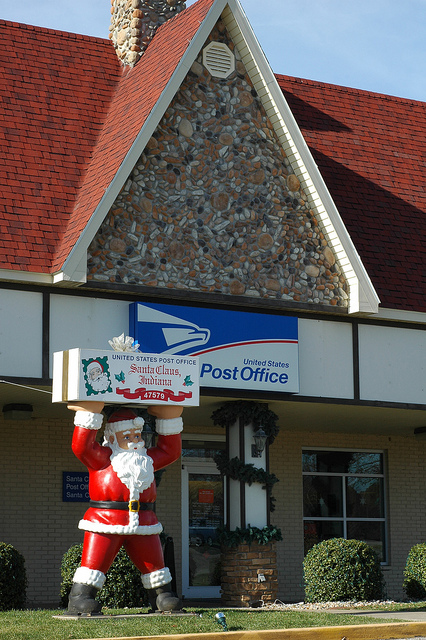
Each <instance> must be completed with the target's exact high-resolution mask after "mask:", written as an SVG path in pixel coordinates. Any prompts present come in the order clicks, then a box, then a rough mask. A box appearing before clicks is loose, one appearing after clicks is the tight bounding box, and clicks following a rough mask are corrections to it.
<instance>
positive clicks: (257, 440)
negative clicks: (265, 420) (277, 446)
mask: <svg viewBox="0 0 426 640" xmlns="http://www.w3.org/2000/svg"><path fill="white" fill-rule="evenodd" d="M267 439H268V436H267V435H266V433H265V432H264V430H263V429H262V427H259V428H258V430H257V431H255V432H254V434H253V440H254V444H252V445H251V457H252V458H260V457H261V456H262V453H263V450H264V449H265V445H266V441H267Z"/></svg>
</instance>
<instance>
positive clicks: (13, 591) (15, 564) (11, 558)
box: [0, 542, 27, 611]
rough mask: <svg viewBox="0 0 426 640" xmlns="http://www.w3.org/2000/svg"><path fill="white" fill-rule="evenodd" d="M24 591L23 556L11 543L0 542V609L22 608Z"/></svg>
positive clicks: (25, 581)
mask: <svg viewBox="0 0 426 640" xmlns="http://www.w3.org/2000/svg"><path fill="white" fill-rule="evenodd" d="M26 592H27V574H26V570H25V560H24V556H22V555H21V554H20V553H19V551H17V550H16V549H15V547H12V545H11V544H6V543H5V542H0V611H9V610H10V609H23V608H24V606H25V600H26Z"/></svg>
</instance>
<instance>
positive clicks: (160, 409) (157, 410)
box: [148, 404, 183, 420]
mask: <svg viewBox="0 0 426 640" xmlns="http://www.w3.org/2000/svg"><path fill="white" fill-rule="evenodd" d="M182 411H183V407H181V406H179V405H175V406H173V405H169V404H156V405H153V406H152V407H148V413H150V414H151V415H152V416H155V417H156V418H159V419H160V420H169V419H170V418H179V416H181V415H182Z"/></svg>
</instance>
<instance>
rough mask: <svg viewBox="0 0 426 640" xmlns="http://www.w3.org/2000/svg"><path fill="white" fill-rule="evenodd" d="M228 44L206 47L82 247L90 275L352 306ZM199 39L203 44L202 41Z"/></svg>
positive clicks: (221, 36)
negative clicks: (222, 67)
mask: <svg viewBox="0 0 426 640" xmlns="http://www.w3.org/2000/svg"><path fill="white" fill-rule="evenodd" d="M210 41H215V42H224V43H226V44H227V45H228V47H229V48H230V49H231V50H232V51H234V53H235V57H236V69H235V72H233V73H232V74H231V75H230V76H229V77H228V78H226V79H220V78H216V77H212V76H211V75H210V74H209V72H208V71H207V69H205V68H204V67H203V65H202V53H200V56H199V58H198V59H197V61H196V62H195V63H194V64H193V66H192V68H191V70H190V72H189V73H188V75H187V77H186V79H185V81H184V82H183V84H182V86H181V88H180V90H179V92H178V93H177V95H176V96H175V98H174V100H173V102H172V103H171V105H170V106H169V108H168V109H167V111H166V113H165V115H164V117H163V118H162V120H161V122H160V124H159V126H158V128H157V130H156V131H155V133H154V135H153V137H152V138H151V139H150V141H149V142H148V144H147V147H146V148H145V151H144V153H143V154H142V155H141V157H140V159H139V161H138V162H137V164H136V166H135V168H134V170H133V172H132V174H131V175H130V176H129V179H128V180H127V182H126V184H125V186H124V188H123V189H122V191H121V193H120V195H119V196H118V198H117V200H116V202H115V203H114V205H113V206H112V208H111V210H110V212H109V214H108V216H107V218H106V219H105V221H104V223H103V225H102V226H101V228H100V229H99V231H98V234H97V235H96V237H95V239H94V241H93V242H92V244H91V246H90V247H89V251H88V281H89V282H90V281H95V282H108V283H115V284H117V285H120V284H122V283H124V284H128V285H139V286H148V287H152V288H153V289H156V290H163V291H164V293H166V292H167V290H172V289H179V290H184V291H188V292H207V293H209V294H211V295H212V296H213V297H214V294H221V296H223V295H225V296H231V297H235V296H242V297H244V298H252V299H253V298H263V299H274V300H280V301H281V300H284V301H294V302H299V303H300V302H301V303H312V304H321V305H330V306H333V307H347V300H348V296H347V291H348V286H347V282H346V280H345V278H344V276H343V274H342V272H341V269H340V267H339V265H338V263H337V261H336V258H335V256H334V254H333V252H332V250H331V249H330V247H329V246H328V244H327V241H326V239H325V237H324V234H323V232H322V230H321V228H320V226H319V224H318V222H317V220H316V218H315V215H314V212H313V211H312V209H311V206H310V204H309V203H308V202H307V200H306V197H305V194H304V192H303V190H302V188H301V185H300V182H299V180H298V178H297V176H296V175H295V174H294V171H293V169H292V167H291V165H290V163H289V161H288V159H287V158H286V156H285V154H284V152H283V150H282V148H281V146H280V144H279V141H278V139H277V137H276V135H275V132H274V130H273V127H272V125H271V123H270V121H269V119H268V117H267V115H266V113H265V111H264V109H263V106H262V104H261V102H260V100H259V98H258V96H257V94H256V91H255V90H254V88H253V85H252V84H251V82H250V79H249V76H248V74H247V72H246V70H245V68H244V66H243V64H242V62H241V60H240V58H239V56H238V52H237V51H236V50H235V49H234V46H233V43H232V41H231V40H230V38H229V36H228V34H227V32H226V30H225V28H224V25H223V23H222V22H219V23H218V24H217V25H216V28H215V29H214V30H213V32H212V34H211V36H210V38H209V40H208V42H210ZM208 42H206V44H208Z"/></svg>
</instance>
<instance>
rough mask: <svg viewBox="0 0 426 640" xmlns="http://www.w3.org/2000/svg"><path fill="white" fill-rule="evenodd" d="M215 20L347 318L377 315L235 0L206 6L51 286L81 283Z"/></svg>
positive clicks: (363, 277) (361, 270) (375, 300)
mask: <svg viewBox="0 0 426 640" xmlns="http://www.w3.org/2000/svg"><path fill="white" fill-rule="evenodd" d="M221 15H222V18H223V20H224V22H225V24H226V26H227V28H228V30H229V32H230V35H231V37H232V39H233V41H234V44H235V46H236V47H237V49H238V52H239V54H240V55H241V57H242V61H243V63H244V65H245V67H246V69H247V72H248V73H249V75H250V78H251V81H252V82H253V85H254V87H255V89H256V91H257V93H258V95H259V98H260V99H261V101H262V104H263V106H264V108H265V110H266V112H267V114H268V117H269V118H270V121H271V123H272V125H273V126H274V129H275V131H276V134H277V136H278V138H279V140H280V142H281V144H282V146H283V149H284V151H285V153H286V155H287V158H288V160H289V162H290V163H291V165H292V167H293V170H294V172H295V174H296V175H297V177H298V178H299V180H300V182H301V184H302V187H303V189H304V191H305V193H306V195H307V197H308V198H309V202H310V204H311V206H312V207H313V208H314V210H315V214H316V216H317V218H318V219H319V221H320V222H321V225H322V227H323V230H324V233H325V235H326V237H327V240H328V242H329V244H330V246H331V248H332V249H333V251H334V253H335V255H336V257H337V259H338V261H339V265H340V267H341V268H342V270H343V273H344V274H345V277H346V278H347V281H348V283H349V313H351V314H353V313H377V311H378V305H379V302H380V301H379V298H378V296H377V294H376V292H375V289H374V287H373V285H372V283H371V280H370V278H369V276H368V274H367V271H366V270H365V268H364V266H363V264H362V262H361V259H360V257H359V255H358V253H357V251H356V248H355V246H354V244H353V242H352V240H351V238H350V236H349V233H348V232H347V230H346V227H345V226H344V224H343V221H342V219H341V217H340V215H339V212H338V210H337V207H336V205H335V204H334V202H333V199H332V197H331V195H330V193H329V191H328V189H327V187H326V185H325V183H324V180H323V178H322V176H321V174H320V172H319V171H318V167H317V165H316V163H315V161H314V159H313V157H312V155H311V153H310V151H309V149H308V146H307V145H306V142H305V140H304V138H303V136H302V134H301V132H300V129H299V127H298V125H297V123H296V120H295V119H294V116H293V114H292V113H291V111H290V108H289V106H288V104H287V102H286V100H285V98H284V96H283V94H282V91H281V89H280V87H279V85H278V83H277V80H276V78H275V76H274V74H273V72H272V70H271V68H270V66H269V63H268V61H267V59H266V57H265V55H264V53H263V51H262V49H261V47H260V45H259V43H258V41H257V38H256V36H255V35H254V32H253V30H252V28H251V26H250V23H249V22H248V20H247V17H246V15H245V13H244V11H243V9H242V7H241V5H240V3H239V1H238V0H216V2H214V4H213V5H212V7H211V9H210V11H209V12H208V14H207V16H206V18H205V19H204V21H203V22H202V24H201V25H200V28H199V30H198V31H197V33H196V35H195V36H194V38H193V39H192V41H191V43H190V45H189V47H188V48H187V50H186V52H185V54H184V55H183V57H182V59H181V61H180V63H179V64H178V66H177V68H176V70H175V72H174V73H173V75H172V77H171V79H170V81H169V83H168V84H167V86H166V87H165V89H164V91H163V93H162V94H161V96H160V98H159V100H158V101H157V104H156V105H155V107H154V108H153V110H152V111H151V113H150V115H149V116H148V118H147V120H146V121H145V124H144V126H143V128H142V129H141V130H140V132H139V134H138V135H137V136H136V139H135V141H134V143H133V145H132V147H131V148H130V150H129V152H128V154H127V156H126V158H125V159H124V161H123V163H122V165H121V166H120V168H119V170H118V171H117V174H116V175H115V177H114V179H113V180H112V182H111V184H110V185H109V187H108V189H107V190H106V191H105V194H104V196H103V198H102V200H101V201H100V203H99V205H98V207H97V208H96V210H95V212H94V213H93V215H92V217H91V218H90V220H89V223H88V224H87V226H86V228H85V230H84V232H83V234H82V235H81V236H80V239H79V240H78V241H77V243H76V244H75V246H74V248H73V249H72V251H71V253H70V254H69V256H68V258H67V260H66V261H65V263H64V267H63V269H62V271H61V272H60V273H58V274H55V276H54V282H55V283H63V284H67V283H68V284H69V285H75V284H76V283H82V282H84V281H85V278H86V273H85V268H84V264H85V261H86V259H87V249H88V247H89V245H90V242H91V241H92V239H93V237H94V236H95V234H96V232H97V230H98V229H99V227H100V225H101V224H102V222H103V220H104V219H105V217H106V216H107V214H108V211H109V210H110V208H111V206H112V205H113V204H114V201H115V199H116V198H117V196H118V194H119V192H120V189H121V188H122V186H123V184H124V183H125V181H126V180H127V179H128V176H129V175H130V173H131V171H132V170H133V167H134V166H135V164H136V162H137V161H138V159H139V157H140V156H141V154H142V153H143V151H144V149H145V146H146V144H147V142H148V140H149V139H150V138H151V136H152V135H153V133H154V131H155V129H156V127H157V126H158V124H159V122H160V120H161V118H162V117H163V115H164V113H165V111H166V109H167V108H168V106H169V104H170V102H171V101H172V100H173V98H174V96H175V94H176V93H177V91H178V90H179V88H180V86H181V84H182V82H183V80H184V79H185V77H186V75H187V73H188V71H189V70H190V68H191V66H192V64H193V62H194V60H195V59H196V57H197V56H198V54H199V52H200V50H201V47H202V46H203V44H204V42H205V41H206V39H207V37H208V36H209V34H210V32H211V31H212V29H213V27H214V26H215V24H216V22H217V20H218V19H219V17H220V16H221Z"/></svg>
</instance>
